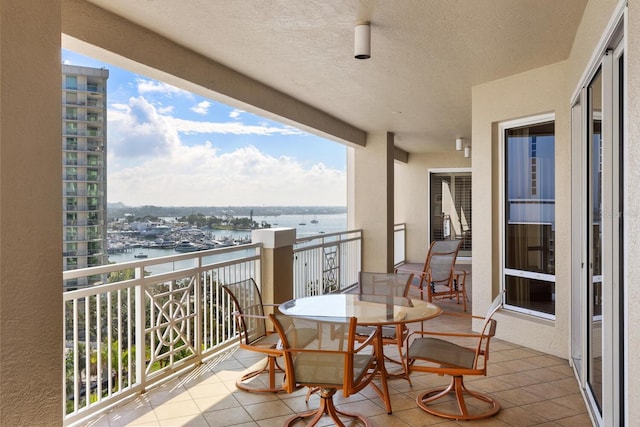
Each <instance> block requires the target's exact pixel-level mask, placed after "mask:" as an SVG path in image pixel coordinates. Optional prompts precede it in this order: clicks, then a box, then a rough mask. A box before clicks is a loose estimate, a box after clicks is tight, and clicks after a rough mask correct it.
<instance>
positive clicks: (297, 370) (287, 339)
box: [271, 315, 381, 426]
mask: <svg viewBox="0 0 640 427" xmlns="http://www.w3.org/2000/svg"><path fill="white" fill-rule="evenodd" d="M271 319H272V321H273V324H274V325H275V328H276V330H277V331H278V333H279V335H280V339H281V340H282V349H283V352H284V366H285V371H286V372H287V374H286V376H285V381H284V383H283V386H284V389H285V391H287V392H292V391H294V390H295V389H296V387H297V386H299V385H302V386H307V387H309V388H313V389H316V388H317V389H318V390H319V395H320V406H319V407H318V408H317V409H313V410H310V411H306V412H303V413H300V414H297V415H295V416H293V417H291V418H289V419H288V420H286V421H285V422H284V425H285V426H291V425H293V424H295V423H296V422H298V421H300V420H304V419H305V418H309V417H312V418H311V420H310V421H309V423H308V424H307V425H308V426H313V425H315V424H316V423H318V422H319V421H320V420H321V419H322V418H323V416H324V415H328V416H329V417H330V418H331V420H332V422H333V423H335V424H336V425H344V424H343V422H342V421H341V420H340V416H343V417H349V418H352V419H354V420H356V419H357V420H359V421H360V422H362V423H363V424H364V425H365V426H370V425H371V424H370V423H369V421H368V420H367V419H366V418H365V417H364V416H362V415H358V414H351V413H347V412H344V411H339V410H338V409H337V408H336V407H335V405H334V402H333V396H334V394H335V393H336V392H337V391H338V390H341V391H342V395H343V396H344V397H345V398H347V397H349V396H350V395H352V394H355V393H358V392H359V391H361V390H362V389H363V388H365V387H366V386H367V385H369V384H371V385H372V386H373V387H374V388H375V389H376V392H377V393H378V394H380V395H381V391H380V389H378V387H377V386H376V385H375V384H374V383H373V382H371V381H372V380H373V378H374V376H375V375H376V374H377V373H378V371H379V368H380V366H379V364H378V358H377V355H376V353H375V347H374V346H373V345H370V344H372V343H373V342H374V340H375V339H376V338H377V336H376V335H377V334H376V332H373V333H372V334H371V335H370V336H369V337H368V338H367V339H366V340H365V341H364V342H363V343H362V344H360V345H359V346H358V347H357V348H355V344H356V341H355V332H356V322H357V319H356V318H355V317H349V318H346V319H333V320H332V319H331V318H324V319H319V318H310V317H287V316H282V315H279V316H275V315H271ZM308 330H315V331H317V335H316V339H314V340H313V341H311V342H310V343H307V344H306V345H300V343H299V336H300V335H303V336H305V335H306V333H305V332H304V331H308ZM300 331H302V332H300Z"/></svg>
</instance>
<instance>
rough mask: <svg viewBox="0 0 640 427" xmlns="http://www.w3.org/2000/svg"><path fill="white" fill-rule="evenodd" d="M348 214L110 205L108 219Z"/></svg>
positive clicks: (323, 209) (340, 210) (333, 209)
mask: <svg viewBox="0 0 640 427" xmlns="http://www.w3.org/2000/svg"><path fill="white" fill-rule="evenodd" d="M345 213H347V207H346V206H152V205H150V206H126V205H123V204H122V203H108V204H107V216H108V218H110V219H111V218H122V217H123V216H125V214H127V215H133V216H135V217H144V216H157V217H183V216H187V215H192V214H203V215H208V216H218V217H219V216H224V215H231V216H246V217H248V216H251V215H253V216H254V217H255V216H266V217H272V216H280V215H333V214H345Z"/></svg>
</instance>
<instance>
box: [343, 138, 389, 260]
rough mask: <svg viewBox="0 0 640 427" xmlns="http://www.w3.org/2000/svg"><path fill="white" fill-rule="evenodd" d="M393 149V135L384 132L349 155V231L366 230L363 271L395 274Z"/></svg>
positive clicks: (352, 150)
mask: <svg viewBox="0 0 640 427" xmlns="http://www.w3.org/2000/svg"><path fill="white" fill-rule="evenodd" d="M393 148H394V135H393V133H391V132H381V133H374V134H368V135H367V145H366V147H365V148H354V149H350V150H349V151H348V165H349V180H348V181H349V183H348V185H349V188H348V195H349V203H348V209H349V212H348V219H349V228H361V229H362V230H363V248H362V270H363V271H373V272H387V273H388V272H391V271H393V221H394V218H393V211H394V209H393V204H394V178H393V166H394V164H393Z"/></svg>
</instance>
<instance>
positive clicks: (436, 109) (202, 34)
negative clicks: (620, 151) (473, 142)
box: [90, 0, 586, 153]
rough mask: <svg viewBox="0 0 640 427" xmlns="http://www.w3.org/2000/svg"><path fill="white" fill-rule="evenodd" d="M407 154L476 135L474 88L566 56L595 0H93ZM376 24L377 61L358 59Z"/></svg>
mask: <svg viewBox="0 0 640 427" xmlns="http://www.w3.org/2000/svg"><path fill="white" fill-rule="evenodd" d="M90 2H91V3H93V4H95V5H97V6H99V7H101V8H103V9H105V10H108V11H110V12H112V13H115V14H117V15H120V16H122V17H124V18H125V19H127V20H130V21H133V22H134V23H136V24H138V25H141V26H144V27H146V28H148V29H149V30H151V31H153V32H156V33H158V34H160V35H162V36H164V37H167V38H169V39H171V40H173V41H175V42H176V43H179V44H181V45H184V46H185V47H187V48H189V49H192V50H194V51H196V52H198V53H200V54H202V55H205V56H207V57H209V58H211V59H213V60H215V61H217V62H220V63H222V64H224V65H226V66H228V67H231V68H233V69H235V70H237V71H239V72H241V73H242V74H245V75H247V76H249V77H251V78H253V79H256V80H258V81H260V82H262V83H265V84H267V85H269V86H272V87H274V88H276V89H277V90H279V91H282V92H284V93H287V94H289V95H291V96H293V97H294V98H297V99H299V100H301V101H303V102H305V103H308V104H310V105H312V106H314V107H316V108H318V109H320V110H323V111H325V112H327V113H329V114H331V115H332V116H335V117H338V118H340V119H342V120H344V121H346V122H347V123H350V124H352V125H354V126H356V127H358V128H360V129H363V130H365V131H367V132H371V131H375V132H379V131H391V132H394V133H395V134H396V146H398V147H400V148H402V149H404V150H406V151H409V152H410V153H417V152H429V151H447V150H451V149H453V146H454V140H455V138H456V137H465V138H469V137H470V133H471V87H472V86H473V85H475V84H478V83H483V82H487V81H491V80H495V79H498V78H502V77H506V76H509V75H512V74H516V73H520V72H523V71H526V70H529V69H532V68H537V67H541V66H544V65H548V64H552V63H556V62H559V61H562V60H564V59H566V58H567V57H568V55H569V52H570V49H571V45H572V43H573V39H574V36H575V33H576V29H577V26H578V23H579V22H580V19H581V16H582V13H583V10H584V7H585V5H586V0H399V1H389V0H378V1H364V0H362V1H348V0H317V1H303V0H300V1H293V0H268V1H267V0H264V1H229V0H191V1H175V0H138V1H131V0H90ZM362 21H370V22H371V26H372V30H371V33H372V35H371V38H372V40H371V51H372V57H371V59H368V60H356V59H354V58H353V38H354V26H355V24H357V23H359V22H362Z"/></svg>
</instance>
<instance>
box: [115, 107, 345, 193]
mask: <svg viewBox="0 0 640 427" xmlns="http://www.w3.org/2000/svg"><path fill="white" fill-rule="evenodd" d="M108 117H109V146H108V155H109V163H108V164H109V169H108V174H109V176H108V180H109V193H108V197H109V201H121V202H123V203H125V204H128V205H132V206H139V205H144V204H154V205H160V206H170V205H171V206H177V205H183V206H196V205H197V206H203V205H211V206H215V205H250V204H256V205H300V206H305V205H333V206H335V205H346V176H345V172H344V171H340V170H335V169H330V168H327V167H326V166H325V165H324V164H322V163H316V164H314V165H312V166H306V165H303V164H302V163H301V162H298V161H297V160H296V159H293V158H290V157H279V158H276V157H273V156H269V155H267V154H265V153H263V152H261V151H260V150H259V149H258V148H256V147H255V146H251V145H250V146H246V147H243V148H240V149H236V150H235V151H232V152H228V153H220V152H219V150H218V149H217V148H216V147H215V146H214V144H213V143H211V142H210V141H207V142H204V143H202V144H199V145H192V146H186V145H184V144H183V143H182V141H181V139H180V135H181V134H186V133H203V134H207V133H210V134H237V135H274V134H280V135H282V134H285V135H289V134H304V133H303V132H301V131H299V130H297V129H295V128H292V127H289V126H284V127H283V126H281V127H278V126H275V125H273V124H269V123H266V124H265V126H250V125H245V124H243V123H242V122H235V121H234V122H230V123H214V122H197V121H190V120H184V119H178V118H175V117H172V116H169V115H166V114H163V113H162V112H161V110H159V109H158V108H157V107H156V106H155V105H153V104H151V103H150V102H149V101H148V100H146V99H145V98H144V97H142V96H139V97H134V98H130V99H129V102H128V104H112V105H111V106H110V109H109V112H108Z"/></svg>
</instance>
